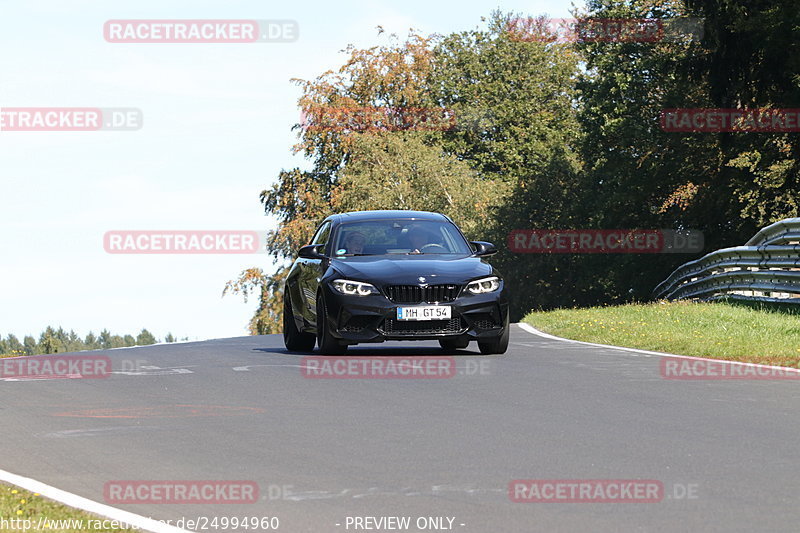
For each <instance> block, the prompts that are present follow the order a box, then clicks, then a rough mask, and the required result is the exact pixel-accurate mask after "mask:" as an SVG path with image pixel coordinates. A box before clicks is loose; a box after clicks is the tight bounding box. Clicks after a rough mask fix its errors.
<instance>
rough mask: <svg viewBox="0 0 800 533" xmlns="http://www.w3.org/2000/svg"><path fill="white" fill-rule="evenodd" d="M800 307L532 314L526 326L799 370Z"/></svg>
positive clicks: (670, 306) (647, 307) (662, 306)
mask: <svg viewBox="0 0 800 533" xmlns="http://www.w3.org/2000/svg"><path fill="white" fill-rule="evenodd" d="M798 307H800V306H797V305H795V306H794V308H793V307H792V306H788V305H784V306H777V305H774V306H773V305H761V304H747V305H745V304H738V303H723V302H717V303H689V302H671V303H665V302H657V303H649V304H633V305H621V306H610V307H592V308H587V309H558V310H554V311H544V312H533V313H530V314H528V315H527V316H526V317H525V318H524V319H523V321H524V322H526V323H528V324H530V325H532V326H533V327H535V328H536V329H538V330H540V331H544V332H546V333H550V334H551V335H556V336H558V337H564V338H567V339H575V340H580V341H586V342H594V343H599V344H613V345H615V346H626V347H630V348H640V349H643V350H653V351H657V352H667V353H674V354H679V355H692V356H697V357H710V358H714V359H725V360H730V361H745V362H749V363H762V364H768V365H779V366H787V367H793V368H800V309H797V308H798Z"/></svg>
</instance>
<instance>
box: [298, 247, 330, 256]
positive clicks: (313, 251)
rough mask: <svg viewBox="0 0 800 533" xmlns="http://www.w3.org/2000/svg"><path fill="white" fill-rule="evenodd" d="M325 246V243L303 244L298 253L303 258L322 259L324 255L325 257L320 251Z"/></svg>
mask: <svg viewBox="0 0 800 533" xmlns="http://www.w3.org/2000/svg"><path fill="white" fill-rule="evenodd" d="M323 246H325V245H324V244H309V245H308V246H303V247H301V248H300V250H298V252H297V255H299V256H300V257H302V258H303V259H322V258H323V257H325V256H324V255H323V254H322V252H321V251H320V250H321V249H322V247H323Z"/></svg>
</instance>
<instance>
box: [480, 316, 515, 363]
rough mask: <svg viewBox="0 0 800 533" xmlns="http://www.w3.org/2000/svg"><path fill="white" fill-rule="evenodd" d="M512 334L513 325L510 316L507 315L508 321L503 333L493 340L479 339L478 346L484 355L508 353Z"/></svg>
mask: <svg viewBox="0 0 800 533" xmlns="http://www.w3.org/2000/svg"><path fill="white" fill-rule="evenodd" d="M510 336H511V325H510V324H509V322H508V316H506V323H505V325H504V326H503V333H501V334H500V336H499V337H497V338H494V339H491V340H485V341H478V348H479V349H480V351H481V353H482V354H483V355H492V354H503V353H506V350H508V338H509V337H510Z"/></svg>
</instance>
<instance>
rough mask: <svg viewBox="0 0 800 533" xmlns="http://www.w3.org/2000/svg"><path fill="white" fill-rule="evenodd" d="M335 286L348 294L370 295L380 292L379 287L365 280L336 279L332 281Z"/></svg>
mask: <svg viewBox="0 0 800 533" xmlns="http://www.w3.org/2000/svg"><path fill="white" fill-rule="evenodd" d="M331 284H332V285H333V288H334V289H336V290H337V291H339V292H340V293H342V294H347V295H348V296H368V295H370V294H378V289H376V288H375V286H374V285H370V284H369V283H364V282H363V281H350V280H347V279H336V280H333V282H332V283H331Z"/></svg>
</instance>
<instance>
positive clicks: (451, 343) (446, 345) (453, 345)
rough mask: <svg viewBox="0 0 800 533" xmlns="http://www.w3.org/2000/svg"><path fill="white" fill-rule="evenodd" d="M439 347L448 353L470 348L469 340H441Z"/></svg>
mask: <svg viewBox="0 0 800 533" xmlns="http://www.w3.org/2000/svg"><path fill="white" fill-rule="evenodd" d="M439 346H441V347H442V350H444V351H446V352H455V351H456V350H463V349H464V348H466V347H467V346H469V339H462V338H458V339H439Z"/></svg>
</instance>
